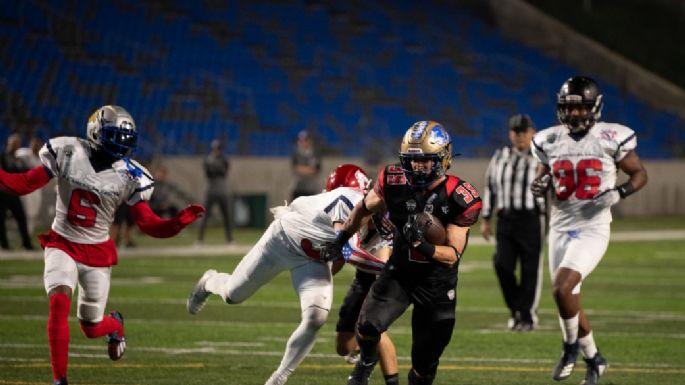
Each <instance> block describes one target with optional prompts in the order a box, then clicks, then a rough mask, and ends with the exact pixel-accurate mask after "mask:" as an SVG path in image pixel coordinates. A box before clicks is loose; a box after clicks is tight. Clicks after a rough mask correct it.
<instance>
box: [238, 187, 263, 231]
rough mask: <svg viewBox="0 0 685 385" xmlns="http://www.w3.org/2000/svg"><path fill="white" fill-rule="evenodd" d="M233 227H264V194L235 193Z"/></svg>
mask: <svg viewBox="0 0 685 385" xmlns="http://www.w3.org/2000/svg"><path fill="white" fill-rule="evenodd" d="M233 223H234V224H235V227H252V228H258V229H265V228H266V194H265V193H256V194H235V195H234V196H233Z"/></svg>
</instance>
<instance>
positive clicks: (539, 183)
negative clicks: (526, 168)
mask: <svg viewBox="0 0 685 385" xmlns="http://www.w3.org/2000/svg"><path fill="white" fill-rule="evenodd" d="M551 185H552V176H551V175H549V174H545V175H543V176H541V177H539V178H535V180H533V182H532V183H531V184H530V191H532V192H533V195H535V196H536V197H544V196H545V194H546V193H547V190H549V188H550V186H551Z"/></svg>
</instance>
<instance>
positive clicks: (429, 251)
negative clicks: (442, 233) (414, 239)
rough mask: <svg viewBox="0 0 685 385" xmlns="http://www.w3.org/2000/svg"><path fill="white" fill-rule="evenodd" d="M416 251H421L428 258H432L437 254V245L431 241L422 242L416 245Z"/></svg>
mask: <svg viewBox="0 0 685 385" xmlns="http://www.w3.org/2000/svg"><path fill="white" fill-rule="evenodd" d="M414 249H415V250H416V251H418V252H419V253H421V255H423V256H424V257H426V258H429V259H432V258H433V256H434V255H435V245H434V244H432V243H429V242H425V241H423V242H421V243H419V244H418V245H416V247H414Z"/></svg>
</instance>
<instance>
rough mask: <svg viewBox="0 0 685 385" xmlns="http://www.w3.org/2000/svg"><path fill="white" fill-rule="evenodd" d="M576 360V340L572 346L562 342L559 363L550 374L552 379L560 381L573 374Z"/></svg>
mask: <svg viewBox="0 0 685 385" xmlns="http://www.w3.org/2000/svg"><path fill="white" fill-rule="evenodd" d="M577 359H578V340H576V342H574V343H572V344H567V343H566V342H564V349H563V350H562V352H561V358H560V359H559V363H558V364H557V366H556V367H555V368H554V371H553V372H552V379H554V380H555V381H561V380H565V379H567V378H568V377H569V376H570V375H571V373H573V368H574V367H575V366H576V360H577Z"/></svg>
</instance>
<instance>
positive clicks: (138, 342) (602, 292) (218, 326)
mask: <svg viewBox="0 0 685 385" xmlns="http://www.w3.org/2000/svg"><path fill="white" fill-rule="evenodd" d="M617 222H618V223H617V225H616V226H615V228H616V229H617V231H616V232H615V235H617V236H618V235H619V233H621V232H622V231H623V234H624V235H625V234H629V233H626V231H638V232H637V233H633V235H632V236H627V238H628V239H630V241H625V240H613V241H612V243H611V244H610V246H609V250H608V252H607V255H606V256H605V258H604V260H603V261H602V263H601V264H600V266H599V267H598V269H597V270H596V271H595V273H593V275H591V276H590V278H589V279H588V280H587V281H586V282H585V283H584V286H583V290H584V293H585V294H586V295H585V297H584V298H583V300H584V305H585V307H586V309H588V314H589V316H590V321H591V323H592V325H593V328H594V330H595V338H596V340H597V342H598V345H599V347H600V349H601V350H602V352H603V354H604V355H605V356H606V357H607V359H608V360H609V362H610V365H611V366H610V368H609V369H608V371H607V373H606V375H605V376H604V377H603V378H602V381H601V383H602V384H622V385H625V384H628V385H630V384H669V385H670V384H685V306H683V303H685V301H684V300H685V294H684V293H685V280H683V278H682V277H683V276H685V251H683V250H685V237H683V236H682V234H683V233H682V232H680V231H674V230H681V229H683V228H685V220H682V218H679V219H678V218H677V219H667V220H661V219H649V220H644V221H643V222H640V220H637V221H635V222H637V224H635V223H633V224H631V223H630V222H631V221H625V223H622V222H621V221H617ZM679 224H680V225H679ZM639 229H645V230H646V229H648V230H657V232H656V233H653V232H649V234H659V233H661V234H662V235H663V238H667V240H655V239H654V238H652V240H636V237H637V235H638V234H640V233H641V234H643V235H644V236H645V237H647V236H646V235H645V234H648V232H646V231H639ZM661 230H664V231H661ZM665 230H669V232H666V231H665ZM259 233H260V232H259V231H241V232H240V233H239V234H236V238H237V239H238V241H239V246H240V247H243V248H244V245H249V244H250V243H252V242H253V241H254V239H255V238H256V236H258V235H259ZM669 234H671V235H669ZM210 235H211V236H212V237H210V238H209V240H210V241H209V245H208V246H205V247H201V248H193V247H189V245H190V243H191V242H192V234H189V235H188V236H187V237H186V238H183V237H181V238H180V239H178V240H175V241H174V242H178V243H174V244H173V245H171V246H178V247H177V249H178V248H180V247H183V248H184V249H183V250H184V251H185V250H189V252H191V253H189V254H187V255H170V253H168V252H157V253H150V254H148V252H146V253H143V254H145V255H143V256H141V255H138V256H133V255H134V254H136V253H134V252H133V250H131V252H130V253H129V252H128V251H124V252H122V258H121V261H120V264H119V265H118V266H116V267H115V269H114V272H113V282H112V289H111V292H110V300H109V304H108V310H111V309H117V310H120V311H121V312H122V313H123V314H124V316H125V320H126V327H127V336H128V338H129V349H128V350H127V352H126V355H125V356H124V358H123V359H122V360H121V361H118V362H111V361H109V359H108V358H107V353H106V344H105V343H104V341H103V340H89V339H87V338H85V337H83V336H82V335H81V332H80V331H79V328H78V324H77V323H76V320H75V313H76V312H75V308H74V306H73V305H72V309H71V310H72V311H71V316H72V317H71V318H70V327H71V350H70V353H71V354H70V374H69V381H70V384H93V385H94V384H98V385H114V384H138V385H152V384H165V385H168V384H179V385H185V384H231V385H252V384H254V385H261V384H263V383H264V381H265V379H266V378H267V377H268V376H269V375H270V373H271V371H273V370H274V369H275V368H276V366H277V365H278V362H279V361H280V358H281V355H282V352H283V347H284V344H285V341H286V339H287V338H288V336H289V334H290V332H291V331H292V330H293V329H294V328H295V326H296V324H297V322H298V321H299V306H298V303H297V299H296V297H295V295H294V293H293V291H292V288H291V285H290V280H289V275H288V274H281V275H279V276H278V277H277V278H276V279H275V280H274V281H273V282H271V283H270V284H268V285H266V286H265V287H263V288H262V289H261V290H260V291H259V292H258V293H257V294H256V295H255V296H254V297H253V298H251V299H249V300H248V301H246V302H245V303H244V304H241V305H238V306H228V305H224V304H222V303H221V301H220V300H219V299H217V298H211V299H210V303H209V304H208V305H207V307H206V308H205V310H203V312H202V313H200V314H199V315H198V316H190V315H188V314H187V313H186V311H185V298H186V296H187V294H188V291H189V290H190V288H191V287H192V286H193V284H194V283H195V282H196V280H197V278H198V277H199V276H200V275H201V274H202V272H204V270H206V269H207V268H210V267H214V268H219V269H220V270H224V271H230V270H231V269H232V268H233V266H235V264H236V263H237V262H238V261H239V258H240V255H236V254H233V255H225V253H226V249H225V248H224V247H223V246H220V245H219V242H220V241H219V239H220V234H219V231H218V230H217V231H215V232H212V233H211V234H210ZM476 239H480V237H479V236H477V234H474V237H473V240H474V242H472V243H471V244H470V246H469V250H468V251H467V253H466V255H465V260H464V262H463V263H462V265H461V266H460V280H459V284H458V301H459V302H458V309H457V325H456V327H455V330H454V336H453V338H452V342H451V344H450V346H448V348H447V349H446V351H445V354H444V355H443V359H442V361H441V366H440V369H439V373H438V377H437V379H436V381H435V384H443V385H445V384H483V385H484V384H512V385H513V384H552V383H555V382H554V381H552V380H551V369H552V367H553V366H554V364H555V363H556V360H557V357H558V355H559V351H560V348H561V341H560V340H561V336H560V332H559V330H558V328H559V327H558V322H557V320H556V315H555V311H554V305H553V302H552V299H551V295H550V293H549V279H548V277H547V274H545V283H544V285H545V286H544V288H543V293H542V298H541V306H540V314H539V315H540V320H541V324H540V328H539V329H538V330H536V331H535V332H533V333H523V334H522V333H512V332H509V331H506V330H505V328H504V326H505V323H506V318H507V313H506V311H505V307H504V305H503V301H502V298H501V295H500V292H499V287H498V286H497V281H496V278H495V274H494V272H493V270H492V266H491V262H490V258H491V254H492V251H493V245H492V244H482V242H480V241H478V242H475V241H476ZM619 239H620V237H619ZM139 244H141V246H144V247H145V248H141V249H140V250H147V249H146V248H147V247H154V246H155V244H154V243H153V241H152V240H143V239H141V240H140V242H139ZM162 244H163V245H165V246H168V244H167V243H162ZM157 245H159V243H158V244H157ZM215 249H216V250H218V251H217V252H216V253H214V252H211V253H210V252H208V250H215ZM166 250H170V249H166ZM200 250H205V251H204V252H201V251H200ZM193 251H195V252H193ZM238 251H243V250H242V249H238V248H237V247H236V252H238ZM18 254H21V253H18ZM179 254H184V253H182V252H179ZM197 254H203V255H202V257H198V256H197ZM216 254H218V255H216ZM42 268H43V264H42V260H41V259H40V258H35V257H30V258H24V257H21V256H19V255H15V256H9V255H7V254H6V253H5V254H2V255H0V300H1V301H0V385H3V384H16V385H32V384H48V383H50V378H51V374H50V365H49V357H48V349H47V341H46V333H45V324H46V320H47V305H46V297H45V293H44V290H43V288H42ZM545 271H546V266H545ZM352 274H353V272H352V269H349V268H345V269H343V271H342V272H341V273H340V274H339V275H337V276H336V277H335V285H336V286H335V301H334V309H333V310H332V312H331V316H330V317H329V321H328V322H327V323H326V325H325V326H324V327H323V329H322V330H321V333H320V336H319V341H318V342H317V345H316V346H315V348H314V350H313V352H312V354H311V355H310V356H309V357H308V358H307V359H306V360H305V361H304V363H303V364H302V365H301V367H300V368H299V369H298V370H297V371H296V372H295V374H293V376H291V379H290V381H289V382H288V384H292V385H297V384H306V385H324V384H325V385H328V384H344V383H345V381H346V377H347V374H348V373H349V371H350V369H351V366H350V365H348V364H346V363H345V362H344V360H342V358H340V357H338V356H337V355H335V352H334V347H333V345H334V338H335V322H336V320H337V310H338V307H339V304H340V301H341V300H342V297H343V295H344V293H345V291H346V289H347V285H348V284H349V281H350V280H351V278H352ZM74 302H75V301H74ZM409 314H410V313H407V314H405V315H404V316H403V317H402V318H401V319H400V320H398V322H397V323H396V324H395V325H393V327H392V328H391V330H390V333H391V336H392V337H393V339H394V340H395V342H396V345H397V349H398V354H399V356H400V370H401V383H402V384H406V372H407V369H408V368H409V365H410V362H409V352H410V345H411V332H410V322H409V321H410V317H409ZM583 373H584V365H583V363H582V362H581V361H579V365H578V367H577V369H576V372H575V373H574V374H573V375H572V377H571V378H570V379H568V380H566V381H565V382H564V383H565V384H578V383H580V381H581V379H582V376H583ZM382 383H383V381H382V377H381V376H380V374H379V371H378V370H376V372H375V373H374V375H373V377H372V380H371V384H374V385H380V384H382Z"/></svg>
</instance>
